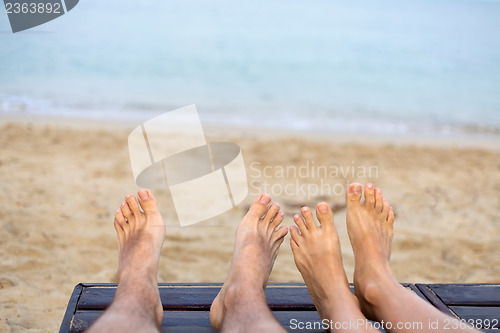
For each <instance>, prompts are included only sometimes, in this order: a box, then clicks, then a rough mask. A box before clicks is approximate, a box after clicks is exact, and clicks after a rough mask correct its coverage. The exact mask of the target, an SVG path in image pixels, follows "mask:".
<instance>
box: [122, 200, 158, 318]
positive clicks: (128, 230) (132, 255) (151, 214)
mask: <svg viewBox="0 0 500 333" xmlns="http://www.w3.org/2000/svg"><path fill="white" fill-rule="evenodd" d="M138 198H139V203H138V202H137V200H136V199H135V197H134V196H133V195H132V194H129V195H127V196H126V197H125V201H124V202H123V203H122V204H121V206H120V209H118V210H117V211H116V214H115V222H114V224H115V229H116V232H117V233H118V243H119V246H120V257H119V268H118V279H119V283H118V285H119V287H120V285H121V286H124V285H125V286H127V287H126V288H127V292H131V293H133V291H130V290H134V288H135V289H136V290H137V289H139V288H140V289H141V290H144V289H145V290H148V291H149V292H146V293H143V292H142V291H141V295H139V296H140V297H144V298H146V299H145V300H144V301H145V302H144V304H145V305H146V306H147V305H148V304H152V305H153V306H154V308H152V311H154V313H155V319H156V322H157V324H158V325H160V324H161V321H162V319H163V307H162V304H161V300H160V294H159V292H158V281H157V274H158V261H159V259H160V250H161V247H162V245H163V240H164V239H165V224H164V223H163V219H162V217H161V215H160V212H159V211H158V207H157V205H156V199H155V198H154V196H153V194H152V193H151V192H150V191H148V190H140V191H139V193H138ZM139 205H140V206H139ZM141 208H142V210H143V211H141ZM148 296H150V297H149V298H150V299H148ZM144 310H145V311H148V309H147V308H145V309H144Z"/></svg>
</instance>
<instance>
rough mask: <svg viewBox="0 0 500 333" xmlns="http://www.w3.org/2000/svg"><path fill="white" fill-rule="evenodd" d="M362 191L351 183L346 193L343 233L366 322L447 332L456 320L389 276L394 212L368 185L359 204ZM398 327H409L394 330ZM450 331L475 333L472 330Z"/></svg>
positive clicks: (410, 330)
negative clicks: (432, 325) (433, 325)
mask: <svg viewBox="0 0 500 333" xmlns="http://www.w3.org/2000/svg"><path fill="white" fill-rule="evenodd" d="M362 192H363V187H362V185H361V184H359V183H353V184H351V185H349V188H348V190H347V193H346V200H347V231H348V233H349V238H350V239H351V244H352V248H353V251H354V257H355V261H356V263H355V269H354V286H355V292H356V296H357V297H358V300H359V302H360V305H361V309H362V310H363V312H364V313H365V315H366V316H368V317H369V318H371V319H375V320H378V321H382V320H383V321H384V322H386V323H388V322H389V323H391V324H392V325H393V327H394V328H392V329H387V331H389V332H433V333H438V332H449V331H450V330H446V329H445V327H444V326H445V323H447V322H449V323H454V324H458V321H457V320H456V319H454V318H451V317H449V316H447V315H445V314H444V313H442V312H441V311H439V310H437V309H436V308H435V307H433V306H432V305H430V304H429V303H427V302H425V301H423V300H422V299H421V298H420V297H418V296H417V295H416V294H414V293H412V292H410V291H408V290H407V289H406V288H404V287H402V286H401V285H400V284H399V283H398V282H397V280H396V279H395V278H394V276H393V274H392V271H391V267H390V264H389V259H390V255H391V242H392V236H393V223H394V213H393V211H392V208H391V207H390V206H389V203H388V202H387V200H385V198H384V197H383V196H382V191H381V190H380V189H378V188H377V189H375V188H374V187H373V185H372V184H367V185H366V186H365V201H364V203H361V202H360V200H361V194H362ZM430 322H432V323H434V322H437V323H438V326H439V327H438V328H437V329H435V328H432V329H431V328H430V327H429V323H430ZM398 323H399V324H402V325H409V326H408V327H407V328H396V325H398ZM386 327H387V326H386ZM458 327H460V326H458ZM462 327H463V325H462ZM453 331H454V332H479V331H477V330H475V329H473V328H472V327H465V328H458V329H454V330H453Z"/></svg>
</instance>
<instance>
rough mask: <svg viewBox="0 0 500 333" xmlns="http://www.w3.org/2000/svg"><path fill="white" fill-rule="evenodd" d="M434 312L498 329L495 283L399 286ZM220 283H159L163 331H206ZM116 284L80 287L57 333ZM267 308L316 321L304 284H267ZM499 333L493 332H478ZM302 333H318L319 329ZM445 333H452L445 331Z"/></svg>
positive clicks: (86, 322) (78, 326) (79, 324)
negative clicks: (430, 305) (419, 298)
mask: <svg viewBox="0 0 500 333" xmlns="http://www.w3.org/2000/svg"><path fill="white" fill-rule="evenodd" d="M403 285H404V286H405V287H406V288H408V289H410V290H412V291H413V292H415V293H416V294H417V295H419V296H420V297H421V298H423V299H424V300H426V301H427V302H429V303H431V304H432V305H434V306H435V307H437V308H438V309H439V310H441V311H443V312H445V313H448V314H450V315H452V316H454V317H455V318H461V319H464V320H474V321H475V322H477V323H480V324H481V325H483V326H484V324H485V323H487V321H488V320H489V322H490V323H492V322H494V321H495V320H496V321H497V326H496V327H497V328H499V327H500V323H498V320H500V284H403ZM220 287H221V284H164V283H163V284H160V285H159V289H160V297H161V300H162V304H163V310H164V311H165V312H164V318H163V322H162V329H163V331H166V332H198V331H199V332H212V329H211V326H210V322H209V311H210V304H211V303H212V301H213V299H214V298H215V296H216V295H217V293H218V292H219V289H220ZM115 291H116V284H108V283H106V284H102V283H101V284H98V283H80V284H78V285H77V286H76V287H75V289H74V291H73V294H72V295H71V298H70V300H69V303H68V307H67V309H66V314H65V316H64V319H63V321H62V324H61V329H60V332H61V333H62V332H64V333H66V332H83V331H85V330H86V329H87V328H88V327H89V326H90V325H92V323H94V322H95V321H96V320H97V318H98V317H99V316H100V315H101V314H102V313H103V311H104V310H105V309H106V307H107V306H108V305H109V304H110V303H111V301H112V300H113V296H114V294H115ZM266 298H267V301H268V304H269V306H270V308H271V310H272V311H273V314H274V315H275V316H276V318H277V319H278V321H279V322H280V323H281V324H282V325H284V326H285V327H286V328H287V329H288V330H289V331H291V332H297V331H300V330H293V329H292V328H293V322H292V321H291V320H292V319H295V320H297V321H296V323H297V322H303V323H305V322H320V321H321V319H320V317H319V315H318V313H317V312H316V309H315V307H314V304H313V302H312V300H311V297H310V296H309V293H308V291H307V288H306V287H305V285H304V284H270V285H269V286H268V287H267V288H266ZM483 326H481V328H483ZM484 331H485V332H491V333H500V330H499V329H496V330H495V329H484ZM308 332H324V331H323V330H321V329H318V330H309V331H308ZM450 332H453V330H452V329H450Z"/></svg>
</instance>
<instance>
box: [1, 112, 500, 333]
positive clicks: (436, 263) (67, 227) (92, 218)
mask: <svg viewBox="0 0 500 333" xmlns="http://www.w3.org/2000/svg"><path fill="white" fill-rule="evenodd" d="M133 127H134V126H133V125H130V124H118V125H113V126H94V125H91V124H90V125H89V124H80V123H78V122H74V121H73V122H69V121H57V122H56V121H52V120H47V121H43V122H41V121H36V120H33V121H28V120H26V119H25V120H15V119H3V120H2V121H1V122H0V147H1V148H0V149H1V154H0V239H1V241H0V250H1V253H2V255H1V259H0V320H1V321H0V332H54V331H57V330H58V329H59V325H60V323H61V320H62V317H63V314H64V310H65V307H66V305H67V302H68V299H69V296H70V294H71V292H72V290H73V288H74V286H75V285H76V284H77V283H79V282H116V268H117V241H116V235H115V231H114V229H113V214H114V211H115V210H116V209H117V208H118V206H119V205H120V203H121V201H122V200H123V197H124V196H125V194H127V193H136V192H137V190H138V189H139V188H138V187H137V186H136V185H135V183H134V179H133V176H132V172H131V169H130V162H129V156H128V149H127V136H128V134H129V132H130V130H131V129H132V128H133ZM207 138H208V140H210V141H218V140H223V141H231V142H234V143H237V144H238V145H240V147H241V149H242V153H243V157H244V160H245V164H246V167H247V175H248V181H249V189H250V194H249V195H248V197H247V198H246V199H245V201H244V202H243V203H242V204H240V205H239V206H237V207H236V208H234V209H232V210H231V211H229V212H227V213H225V214H223V215H221V216H219V217H217V218H213V219H211V220H210V221H208V222H204V223H200V224H197V225H194V226H191V227H187V228H180V227H178V226H177V224H176V223H175V219H174V217H173V215H172V213H171V212H169V210H168V209H162V215H163V217H164V219H165V221H166V224H167V236H166V241H165V244H164V247H163V250H162V259H161V262H160V272H159V280H160V282H222V281H223V280H224V278H225V275H226V273H227V269H228V267H229V261H230V258H231V255H232V246H233V236H234V232H235V228H236V226H237V224H238V222H239V221H240V220H241V218H242V216H243V215H244V213H245V212H246V210H247V208H248V206H249V203H250V202H251V201H252V199H253V197H255V196H256V195H257V194H258V192H259V191H266V192H268V193H270V194H271V196H272V197H273V199H274V200H275V201H277V202H279V203H280V204H281V206H282V208H283V210H284V212H285V214H286V217H285V222H284V223H285V224H286V225H291V224H292V223H293V221H292V216H293V214H295V213H297V212H298V211H299V209H300V207H302V206H303V205H310V206H314V205H315V204H316V203H318V202H319V201H323V200H324V201H327V202H329V203H330V204H331V205H332V207H333V208H334V215H335V221H336V225H337V228H338V231H339V234H340V238H341V243H342V249H343V259H344V264H345V268H346V272H347V274H348V276H349V279H350V280H352V273H353V268H354V257H353V254H352V250H351V248H350V245H349V239H348V237H347V233H346V229H345V205H344V197H343V196H344V189H345V186H346V184H348V183H349V182H352V181H359V182H362V183H366V182H373V183H374V184H375V185H376V186H378V187H381V188H382V189H383V191H384V195H385V196H386V198H387V199H388V200H389V202H390V203H391V204H392V206H393V207H394V210H395V213H396V224H395V238H394V244H393V251H392V253H393V255H392V267H393V270H394V273H395V275H396V277H397V278H398V280H399V281H402V282H412V283H417V282H441V283H449V282H497V283H498V282H500V255H499V254H500V245H499V243H498V235H500V151H498V150H494V149H490V148H491V147H492V146H491V145H490V146H488V145H484V146H481V145H476V146H471V145H466V144H465V143H466V142H464V144H463V145H460V144H458V145H457V144H453V143H448V144H443V145H440V144H439V142H436V141H433V142H432V144H430V142H426V141H425V140H423V139H422V140H420V141H416V140H407V141H404V140H398V139H397V138H389V139H388V140H375V139H369V138H361V139H360V138H358V139H357V140H349V139H345V138H344V139H343V140H340V139H339V138H337V137H335V136H333V135H332V136H315V137H310V138H304V135H303V134H300V135H299V134H294V133H276V132H272V133H266V132H265V131H253V130H250V129H247V130H245V131H234V130H229V129H227V130H223V129H214V130H207ZM428 141H429V140H428ZM430 141H432V140H430ZM416 143H418V144H416ZM294 172H295V174H294ZM286 189H288V190H286ZM154 193H155V195H156V197H157V198H158V200H159V204H160V207H167V208H168V207H169V205H170V204H169V202H168V198H167V197H166V193H165V191H163V190H155V191H154ZM197 209H204V208H203V207H198V208H197ZM288 237H289V236H287V240H288ZM270 282H302V278H301V276H300V274H299V272H298V271H297V269H296V268H295V265H294V262H293V258H292V253H291V250H290V248H289V244H288V242H287V241H285V242H284V243H283V245H282V248H281V250H280V255H279V256H278V259H277V261H276V263H275V267H274V271H273V273H272V275H271V278H270Z"/></svg>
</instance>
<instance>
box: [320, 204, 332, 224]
mask: <svg viewBox="0 0 500 333" xmlns="http://www.w3.org/2000/svg"><path fill="white" fill-rule="evenodd" d="M316 216H317V217H318V221H319V224H321V226H322V227H325V228H331V227H333V226H334V224H333V215H332V210H331V209H330V206H328V204H327V203H326V202H320V203H319V204H318V205H317V206H316Z"/></svg>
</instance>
